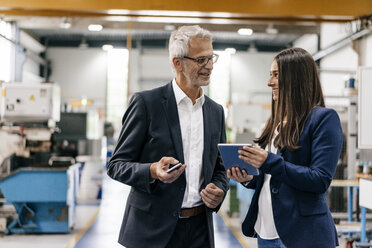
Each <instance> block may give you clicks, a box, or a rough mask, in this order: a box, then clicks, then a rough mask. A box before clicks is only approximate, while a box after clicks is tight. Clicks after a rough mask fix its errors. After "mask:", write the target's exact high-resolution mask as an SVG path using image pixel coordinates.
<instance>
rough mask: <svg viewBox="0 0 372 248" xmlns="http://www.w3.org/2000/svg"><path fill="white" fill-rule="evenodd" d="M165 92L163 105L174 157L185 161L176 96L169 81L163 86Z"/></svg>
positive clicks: (182, 161)
mask: <svg viewBox="0 0 372 248" xmlns="http://www.w3.org/2000/svg"><path fill="white" fill-rule="evenodd" d="M165 89H166V90H165V92H164V95H163V98H164V100H163V107H164V112H165V116H166V118H167V121H168V126H169V131H170V134H171V138H172V142H173V146H174V148H175V150H176V155H177V157H176V159H177V160H178V161H180V162H181V163H185V160H184V157H183V147H182V135H181V127H180V121H179V117H178V110H177V103H176V98H175V96H174V92H173V88H172V83H169V84H168V85H167V87H166V88H165Z"/></svg>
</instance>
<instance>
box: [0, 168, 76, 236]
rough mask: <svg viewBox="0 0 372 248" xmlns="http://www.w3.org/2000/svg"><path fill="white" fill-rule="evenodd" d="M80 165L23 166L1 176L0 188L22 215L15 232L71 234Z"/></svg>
mask: <svg viewBox="0 0 372 248" xmlns="http://www.w3.org/2000/svg"><path fill="white" fill-rule="evenodd" d="M79 166H80V165H79V164H75V165H72V166H70V167H68V168H53V169H50V168H21V169H18V170H16V171H15V172H14V173H12V174H10V175H9V176H7V177H5V178H3V179H0V189H1V191H2V193H3V195H4V197H5V199H6V200H7V201H8V202H11V203H12V204H13V205H14V207H15V209H16V211H17V214H18V218H17V219H15V220H14V221H13V222H11V223H10V224H9V225H8V228H7V230H5V233H6V234H11V233H67V232H69V231H70V229H71V228H72V227H73V225H74V224H75V223H74V222H75V199H76V193H77V186H78V178H79Z"/></svg>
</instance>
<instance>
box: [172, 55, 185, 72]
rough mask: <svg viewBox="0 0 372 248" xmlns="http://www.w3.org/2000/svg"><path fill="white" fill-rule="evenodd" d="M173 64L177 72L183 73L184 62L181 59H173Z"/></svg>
mask: <svg viewBox="0 0 372 248" xmlns="http://www.w3.org/2000/svg"><path fill="white" fill-rule="evenodd" d="M172 63H173V66H174V69H175V70H176V71H182V70H183V64H182V63H183V62H182V59H181V58H178V57H173V59H172Z"/></svg>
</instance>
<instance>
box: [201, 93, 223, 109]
mask: <svg viewBox="0 0 372 248" xmlns="http://www.w3.org/2000/svg"><path fill="white" fill-rule="evenodd" d="M204 97H205V103H206V104H208V105H209V106H210V107H211V108H215V109H217V110H218V109H223V107H222V105H221V104H219V103H217V102H215V101H214V100H212V99H211V98H209V97H208V96H206V95H205V96H204Z"/></svg>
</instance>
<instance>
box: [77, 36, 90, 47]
mask: <svg viewBox="0 0 372 248" xmlns="http://www.w3.org/2000/svg"><path fill="white" fill-rule="evenodd" d="M88 47H89V45H88V43H87V39H86V38H85V37H83V39H82V40H81V42H80V45H79V48H82V49H86V48H88Z"/></svg>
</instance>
